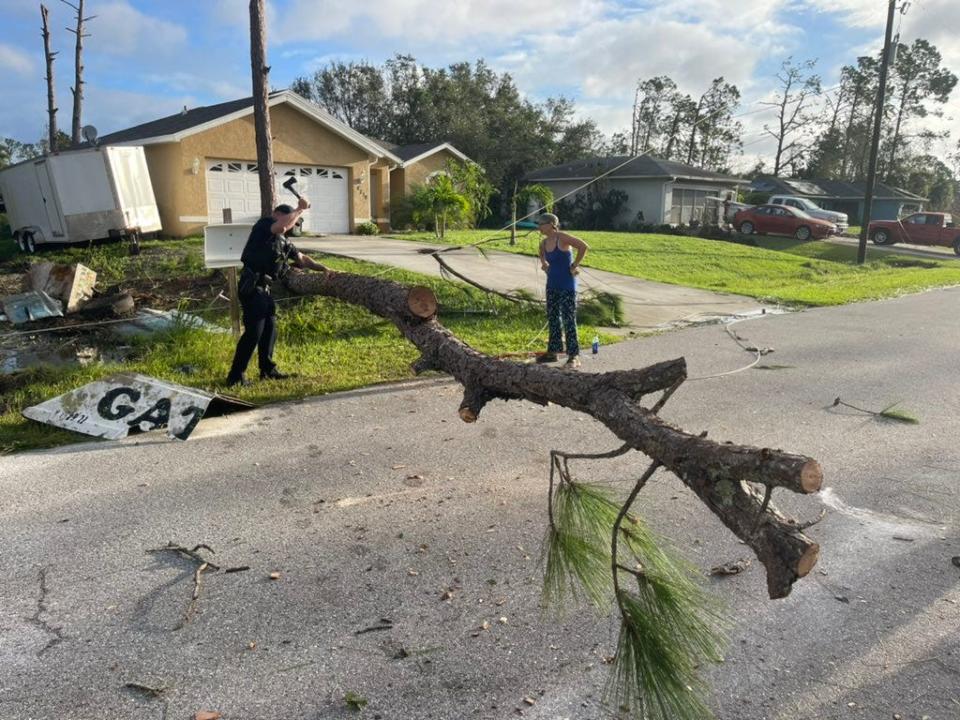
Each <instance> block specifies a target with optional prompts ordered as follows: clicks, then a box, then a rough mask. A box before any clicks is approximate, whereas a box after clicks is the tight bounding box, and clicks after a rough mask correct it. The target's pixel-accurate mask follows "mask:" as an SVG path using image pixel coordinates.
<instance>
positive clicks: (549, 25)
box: [221, 0, 607, 54]
mask: <svg viewBox="0 0 960 720" xmlns="http://www.w3.org/2000/svg"><path fill="white" fill-rule="evenodd" d="M230 1H231V0H221V2H224V3H226V2H230ZM606 8H607V3H606V2H605V1H604V0H553V1H552V2H551V3H550V4H549V5H545V4H544V3H543V1H542V0H461V1H460V2H450V1H449V0H367V1H366V2H353V3H344V2H342V1H341V0H290V2H289V3H288V4H287V5H286V6H285V8H284V9H282V10H280V11H279V12H278V13H277V19H276V21H275V25H274V27H276V28H277V30H276V32H272V33H271V38H272V41H273V42H275V43H282V42H298V41H308V40H321V39H327V38H331V37H341V36H344V35H345V34H349V36H350V37H351V39H352V41H353V42H354V43H357V44H363V43H364V40H365V39H369V41H370V42H371V43H375V42H376V41H377V40H378V39H383V38H389V39H394V38H398V39H403V40H404V41H405V42H418V41H430V42H431V43H434V44H437V45H452V44H457V43H460V42H462V41H464V40H473V41H476V40H477V39H478V38H479V37H491V36H494V37H495V36H515V35H518V34H521V33H531V34H534V35H535V34H537V33H539V32H543V31H546V30H549V31H553V30H556V29H559V28H567V27H570V26H571V25H574V24H576V23H580V22H588V21H590V20H591V19H593V18H596V17H599V16H600V15H601V14H602V13H603V12H604V10H605V9H606ZM462 49H463V48H462V47H461V50H462ZM476 49H477V50H478V51H480V52H479V54H484V53H483V52H482V48H480V47H479V46H478V47H477V48H476Z"/></svg>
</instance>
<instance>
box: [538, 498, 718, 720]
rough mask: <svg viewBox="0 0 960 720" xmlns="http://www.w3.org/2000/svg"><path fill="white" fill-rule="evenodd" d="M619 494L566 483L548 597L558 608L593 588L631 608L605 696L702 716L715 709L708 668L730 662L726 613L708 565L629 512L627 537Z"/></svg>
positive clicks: (595, 597)
mask: <svg viewBox="0 0 960 720" xmlns="http://www.w3.org/2000/svg"><path fill="white" fill-rule="evenodd" d="M620 510H621V503H619V502H618V501H617V500H616V499H615V498H614V497H612V494H611V492H610V491H609V489H607V488H602V487H598V486H595V485H589V484H584V483H575V482H561V483H560V484H559V485H558V486H557V488H556V490H555V494H554V498H553V524H552V526H551V528H550V530H549V531H548V536H547V543H546V544H545V551H544V555H545V561H546V563H545V573H544V599H545V601H546V603H547V604H548V605H550V606H553V607H563V606H568V602H569V601H571V600H575V599H578V598H579V597H581V596H585V597H586V599H587V600H589V601H590V602H591V604H593V605H594V606H595V607H596V608H597V609H598V610H600V611H603V610H607V609H609V607H610V605H611V603H612V602H613V601H614V600H615V601H616V605H617V608H618V609H619V611H620V613H621V616H622V624H621V629H620V637H619V641H618V645H617V651H616V655H615V656H614V661H613V672H612V674H611V677H610V679H609V681H608V683H607V687H606V688H605V691H604V702H605V704H607V706H608V707H609V708H610V709H611V710H612V711H613V712H614V713H616V714H617V716H619V717H632V718H643V719H644V720H699V719H703V718H709V717H711V713H710V711H709V709H708V708H707V706H706V703H705V702H704V700H703V696H704V691H705V689H706V688H705V685H704V683H703V681H702V680H701V679H700V678H699V675H698V671H699V669H700V667H701V666H702V665H703V664H705V663H707V662H720V661H722V654H721V651H722V646H723V642H724V637H723V627H724V624H725V623H724V620H723V618H722V617H721V615H720V612H719V609H718V603H717V601H716V600H715V599H714V598H712V597H710V596H709V595H708V593H707V592H706V591H705V590H704V588H703V586H702V584H701V583H702V575H701V574H700V573H699V572H698V570H697V569H696V568H695V567H693V566H692V565H690V564H689V563H687V562H686V561H685V560H683V559H681V558H679V557H677V556H676V555H675V554H673V553H672V552H670V551H668V550H666V549H665V544H664V542H663V541H662V540H661V539H660V538H658V537H657V536H656V535H655V534H654V533H653V532H651V531H650V529H649V528H648V527H647V526H646V525H645V524H644V523H643V521H641V520H640V519H639V518H637V517H635V516H632V515H630V514H627V515H626V516H625V517H624V519H623V521H622V523H621V525H620V530H619V538H618V542H617V547H618V551H617V555H618V557H617V565H618V570H617V573H618V575H617V582H616V584H615V583H614V577H613V571H612V565H613V563H612V557H611V553H612V533H613V528H614V525H615V523H616V521H617V518H618V516H619V514H620Z"/></svg>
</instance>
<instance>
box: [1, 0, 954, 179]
mask: <svg viewBox="0 0 960 720" xmlns="http://www.w3.org/2000/svg"><path fill="white" fill-rule="evenodd" d="M86 2H87V8H88V14H91V15H97V18H96V19H95V20H93V21H92V22H91V23H90V26H89V31H90V33H91V35H92V37H90V38H88V39H87V41H86V43H87V45H86V53H85V56H84V57H85V63H86V71H85V79H86V81H87V87H86V93H87V102H86V104H85V112H84V121H85V122H87V123H92V124H94V125H96V126H97V127H98V128H99V129H100V131H101V132H102V133H106V132H110V131H112V130H117V129H121V128H123V127H127V126H130V125H133V124H136V123H138V122H143V121H146V120H150V119H154V118H157V117H161V116H163V115H168V114H170V113H173V112H176V111H177V110H179V109H180V108H182V107H183V106H184V105H187V106H190V107H194V106H198V105H206V104H210V103H215V102H220V101H223V100H229V99H233V98H237V97H242V96H244V95H248V94H249V87H250V70H249V58H248V35H247V21H248V15H247V4H248V3H247V0H163V1H161V0H86ZM47 4H48V6H49V8H50V11H51V15H52V17H53V22H52V26H53V33H54V45H55V48H56V49H58V50H60V53H61V54H60V57H59V58H58V60H57V62H56V73H57V76H56V79H57V92H58V105H59V107H60V112H59V114H58V118H59V123H60V125H61V127H67V128H68V129H69V122H70V114H71V96H70V86H71V84H72V75H73V54H72V51H73V35H72V34H71V33H68V32H67V31H66V30H65V27H66V26H67V25H70V24H72V17H71V16H72V13H73V11H72V10H71V9H70V8H68V7H67V6H66V5H64V4H63V3H61V2H59V0H48V3H47ZM885 8H886V2H885V1H884V0H738V2H735V3H732V2H730V1H729V0H695V1H694V0H626V1H621V2H615V1H614V0H551V2H550V3H545V2H543V0H536V1H534V0H460V2H455V3H454V2H450V0H364V1H363V2H358V1H357V0H272V1H270V2H269V20H268V35H269V43H270V50H269V61H270V64H271V65H272V67H273V71H272V73H271V82H272V84H273V85H274V86H275V87H285V86H287V85H288V84H289V83H290V81H291V80H293V79H294V78H295V77H297V76H298V75H303V74H307V73H310V72H311V71H312V70H313V69H315V68H316V67H318V66H320V65H322V64H323V63H324V62H325V61H326V60H329V59H334V58H336V59H344V60H350V59H357V60H359V59H366V60H369V61H372V62H382V61H383V60H385V59H387V58H388V57H390V56H391V55H393V54H394V53H395V52H401V53H409V54H411V55H414V56H415V57H416V58H417V59H418V60H420V61H421V62H423V63H426V64H429V65H432V66H437V65H445V64H447V63H450V62H455V61H459V60H469V61H473V60H476V59H477V58H479V57H483V58H485V59H486V60H487V61H488V62H489V63H490V64H491V65H492V66H493V67H494V68H495V69H496V70H498V71H508V72H510V73H511V74H512V75H513V76H514V78H515V79H516V82H517V84H518V86H519V88H520V89H521V91H522V92H523V93H525V94H526V95H528V96H529V97H531V98H533V99H537V100H539V99H545V98H546V97H547V96H549V95H551V94H559V93H563V94H565V95H567V96H568V97H571V98H573V99H574V100H576V101H577V104H578V106H579V108H580V111H581V113H582V114H583V115H585V116H589V117H592V118H593V119H594V120H596V121H597V123H598V124H599V125H600V127H601V128H602V129H603V130H604V131H605V132H608V133H609V132H613V131H615V130H618V129H625V128H626V127H627V126H628V124H629V113H630V106H631V103H632V99H633V89H634V86H635V84H636V81H637V79H638V78H644V77H650V76H653V75H660V74H666V75H670V76H671V77H673V78H674V80H676V81H677V82H678V83H679V84H680V86H681V88H682V89H684V90H686V91H687V92H690V93H692V94H699V92H701V91H702V89H703V88H704V87H705V86H706V84H707V83H709V81H710V80H711V79H712V78H713V77H716V76H718V75H724V76H725V77H726V78H727V79H728V80H730V81H732V82H735V83H736V84H737V85H738V86H739V87H740V88H741V90H742V91H743V94H744V104H743V106H742V108H741V111H742V112H750V111H756V110H758V109H759V106H758V105H757V103H758V101H760V100H762V99H763V97H764V96H765V95H767V94H768V93H770V92H771V91H772V90H773V87H774V85H773V75H774V74H775V73H776V71H777V68H778V66H779V64H780V62H781V61H782V60H783V59H784V58H785V57H787V56H789V55H793V57H794V58H795V59H796V60H806V59H808V58H817V59H818V69H819V72H820V73H821V74H822V76H823V79H824V85H825V86H826V87H829V86H832V85H834V84H835V83H836V79H837V73H838V70H839V68H840V67H841V66H842V65H843V64H845V63H849V62H852V61H853V60H854V59H855V58H856V56H857V55H858V54H862V53H865V52H869V51H871V50H873V49H876V48H879V45H880V43H881V41H882V31H883V22H884V19H885ZM39 26H40V13H39V9H38V2H37V1H36V0H0V67H2V68H3V72H2V73H0V97H3V98H4V102H3V103H2V104H0V135H3V136H13V137H16V138H18V139H21V140H36V139H38V138H39V137H40V136H41V135H42V133H43V128H44V124H45V122H46V115H45V106H46V94H45V84H44V80H43V75H44V67H43V51H42V41H41V38H40V32H39ZM958 30H960V2H958V0H914V2H913V3H912V4H911V6H910V8H909V11H908V12H907V13H906V15H905V16H904V17H903V19H902V27H901V32H902V37H903V39H904V40H905V41H908V42H909V41H911V40H912V39H913V38H915V37H918V36H919V37H925V38H927V39H930V40H931V41H932V42H934V43H935V44H936V45H937V46H938V47H939V48H940V49H941V51H942V52H943V53H944V56H945V60H946V62H947V64H948V66H949V67H951V68H952V69H953V70H954V72H956V73H958V74H960V32H958ZM958 100H960V93H958ZM951 105H952V106H954V107H957V106H958V105H957V102H953V103H951ZM957 114H958V115H960V112H958V113H957ZM770 119H771V118H770V116H769V114H767V115H765V114H764V113H762V112H760V113H758V112H754V113H752V114H750V115H746V116H744V117H743V118H742V121H743V122H744V124H745V126H746V132H745V137H744V141H745V144H746V148H745V150H744V157H743V158H742V160H741V161H740V162H739V163H738V164H739V165H742V166H748V165H751V164H753V162H754V161H755V159H756V158H757V157H758V156H759V157H762V156H764V155H765V154H766V153H767V152H768V151H769V143H767V142H766V141H764V140H763V134H762V128H763V124H764V122H769V121H770ZM937 122H938V123H940V124H941V125H942V126H944V127H948V128H950V129H954V128H956V131H955V132H954V136H955V137H956V136H958V135H960V126H958V125H957V123H956V122H955V121H954V119H953V117H952V116H950V112H949V109H948V117H946V118H944V119H942V120H938V121H937ZM954 142H955V141H954Z"/></svg>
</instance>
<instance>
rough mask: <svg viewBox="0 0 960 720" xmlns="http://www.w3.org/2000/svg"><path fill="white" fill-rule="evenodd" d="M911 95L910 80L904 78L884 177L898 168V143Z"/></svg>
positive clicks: (887, 176)
mask: <svg viewBox="0 0 960 720" xmlns="http://www.w3.org/2000/svg"><path fill="white" fill-rule="evenodd" d="M909 97H910V80H909V78H907V79H904V82H903V90H902V91H901V93H900V109H899V110H898V111H897V124H896V126H895V127H894V129H893V137H892V138H891V140H890V161H889V163H888V165H887V171H886V173H884V179H888V178H889V177H890V173H892V172H894V171H895V170H896V166H895V165H894V162H895V161H896V159H897V143H899V142H900V130H901V129H902V126H903V115H904V110H905V109H906V105H907V100H908V99H909Z"/></svg>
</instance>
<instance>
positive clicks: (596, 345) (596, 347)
mask: <svg viewBox="0 0 960 720" xmlns="http://www.w3.org/2000/svg"><path fill="white" fill-rule="evenodd" d="M591 349H592V350H593V354H594V355H596V354H597V353H598V352H600V338H599V337H598V336H597V335H594V336H593V344H592V345H591Z"/></svg>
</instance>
